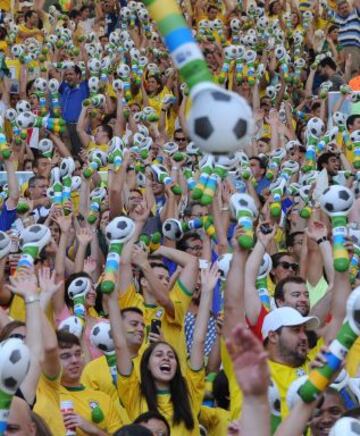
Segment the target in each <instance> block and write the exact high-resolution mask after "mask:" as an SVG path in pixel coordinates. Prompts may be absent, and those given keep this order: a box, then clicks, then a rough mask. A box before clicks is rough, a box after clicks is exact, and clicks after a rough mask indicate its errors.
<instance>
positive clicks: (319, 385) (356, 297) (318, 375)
mask: <svg viewBox="0 0 360 436" xmlns="http://www.w3.org/2000/svg"><path fill="white" fill-rule="evenodd" d="M359 307H360V287H357V288H356V289H354V290H353V291H352V293H351V295H350V296H349V298H348V301H347V304H346V318H345V322H344V323H343V325H342V326H341V328H340V330H339V331H338V333H337V335H336V338H335V339H334V340H333V341H332V342H331V343H330V345H329V351H328V352H327V353H326V364H325V365H324V366H322V367H321V368H316V369H313V370H312V371H311V372H310V374H309V376H308V378H307V380H306V382H305V383H304V384H303V385H302V386H301V387H300V388H299V391H298V395H299V396H300V397H301V399H302V400H303V401H304V402H305V403H310V402H311V401H314V400H316V398H317V397H318V395H319V394H320V393H322V392H324V390H325V389H326V388H327V387H328V386H329V384H330V382H331V378H332V376H333V375H334V373H335V372H336V371H338V370H339V369H340V366H341V363H342V361H343V360H344V358H345V357H346V355H347V354H348V352H349V350H350V348H351V347H352V346H353V344H354V342H355V341H356V339H357V338H358V337H359V335H360V323H359V319H358V318H359V317H358V313H359Z"/></svg>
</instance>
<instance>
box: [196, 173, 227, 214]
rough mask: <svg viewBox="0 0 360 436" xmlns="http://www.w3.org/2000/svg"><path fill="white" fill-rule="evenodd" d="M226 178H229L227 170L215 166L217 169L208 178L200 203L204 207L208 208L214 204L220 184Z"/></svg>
mask: <svg viewBox="0 0 360 436" xmlns="http://www.w3.org/2000/svg"><path fill="white" fill-rule="evenodd" d="M226 176H227V170H226V168H224V167H222V166H220V165H215V169H214V171H213V173H212V174H211V175H210V177H209V178H208V180H207V182H206V186H205V189H204V191H203V193H202V196H201V198H200V203H201V204H202V205H204V206H207V205H209V204H211V203H212V201H213V199H214V197H215V193H216V189H217V186H218V184H219V182H220V181H221V180H223V179H224V178H225V177H226Z"/></svg>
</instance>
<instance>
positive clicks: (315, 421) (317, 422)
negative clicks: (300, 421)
mask: <svg viewBox="0 0 360 436" xmlns="http://www.w3.org/2000/svg"><path fill="white" fill-rule="evenodd" d="M344 412H345V408H344V406H343V404H342V403H341V400H340V397H339V395H338V394H337V393H336V392H334V391H333V390H328V391H326V392H325V393H324V395H323V397H322V399H321V400H320V404H319V405H318V407H317V408H316V409H315V410H314V412H313V415H312V417H311V420H310V429H311V434H312V435H313V436H326V435H328V434H329V433H330V429H331V427H332V426H333V425H334V424H335V422H336V421H337V420H338V419H339V418H340V417H341V415H342V414H343V413H344Z"/></svg>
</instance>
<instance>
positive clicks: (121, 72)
mask: <svg viewBox="0 0 360 436" xmlns="http://www.w3.org/2000/svg"><path fill="white" fill-rule="evenodd" d="M130 72H131V70H130V67H129V65H127V64H120V65H119V66H118V67H117V68H116V74H117V75H118V76H119V78H120V79H122V80H126V79H128V78H129V76H130Z"/></svg>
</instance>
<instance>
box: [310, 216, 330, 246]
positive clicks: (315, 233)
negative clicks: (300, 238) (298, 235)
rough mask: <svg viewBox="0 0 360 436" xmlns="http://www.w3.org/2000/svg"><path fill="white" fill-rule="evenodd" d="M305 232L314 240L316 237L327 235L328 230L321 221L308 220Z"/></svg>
mask: <svg viewBox="0 0 360 436" xmlns="http://www.w3.org/2000/svg"><path fill="white" fill-rule="evenodd" d="M305 233H306V235H307V236H308V237H309V238H310V239H312V240H313V241H315V242H316V241H317V240H318V239H321V238H323V237H325V236H327V233H328V231H327V228H326V225H325V224H324V223H322V222H321V221H313V222H311V221H310V222H309V225H308V227H307V229H306V230H305Z"/></svg>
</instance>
